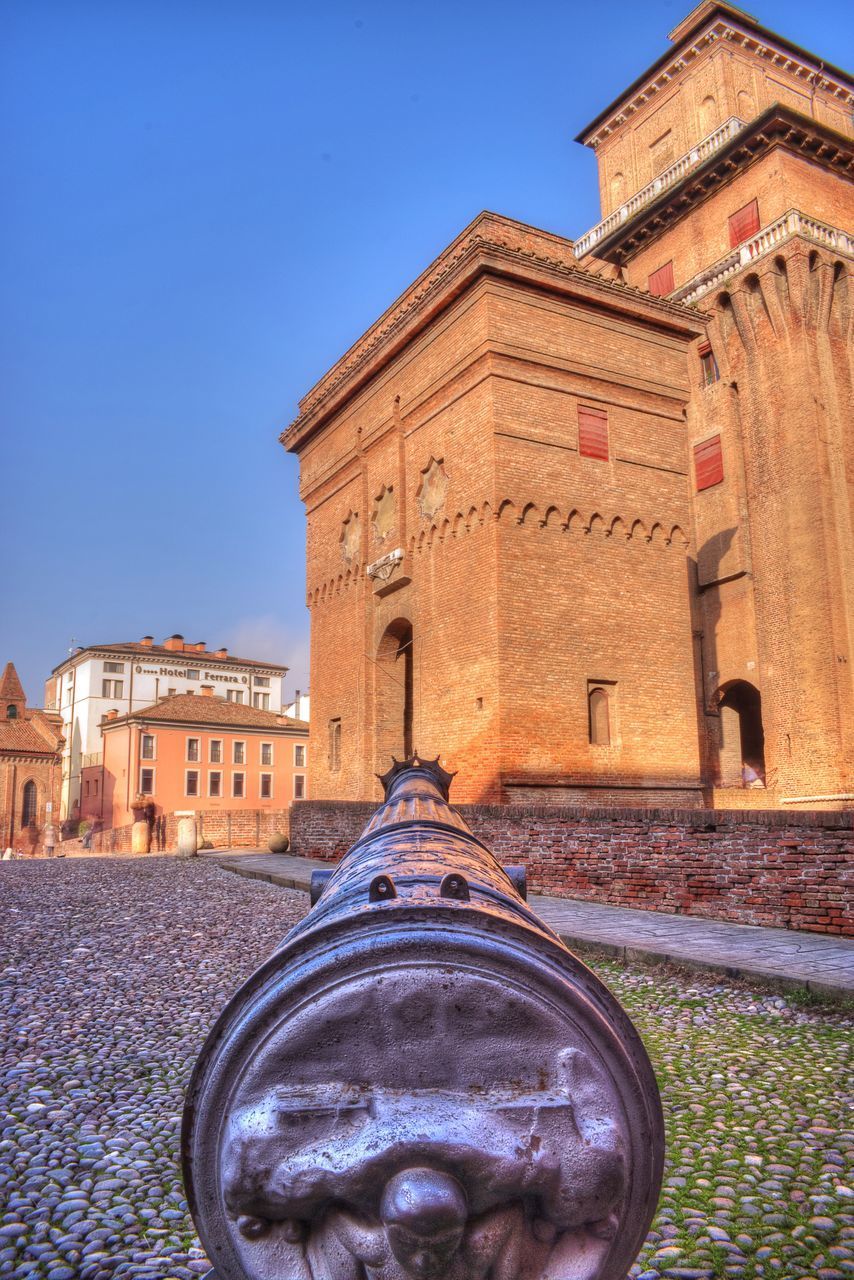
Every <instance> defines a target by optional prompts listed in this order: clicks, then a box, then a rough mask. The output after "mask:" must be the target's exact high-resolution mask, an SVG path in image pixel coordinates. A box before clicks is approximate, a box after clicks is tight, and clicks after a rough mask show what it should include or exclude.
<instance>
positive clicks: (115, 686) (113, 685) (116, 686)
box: [101, 680, 125, 698]
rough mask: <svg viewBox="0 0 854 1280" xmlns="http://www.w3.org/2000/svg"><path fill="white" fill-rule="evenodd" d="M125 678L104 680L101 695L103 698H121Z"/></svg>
mask: <svg viewBox="0 0 854 1280" xmlns="http://www.w3.org/2000/svg"><path fill="white" fill-rule="evenodd" d="M124 687H125V685H124V681H123V680H102V681H101V697H102V698H120V697H121V696H122V691H123V689H124Z"/></svg>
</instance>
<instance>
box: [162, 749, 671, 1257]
mask: <svg viewBox="0 0 854 1280" xmlns="http://www.w3.org/2000/svg"><path fill="white" fill-rule="evenodd" d="M382 781H383V784H384V787H385V792H386V799H385V803H384V804H383V805H382V806H381V807H380V808H379V809H378V810H377V812H376V813H375V814H374V816H373V817H372V818H371V820H370V822H369V823H368V825H367V827H366V828H365V831H364V832H363V833H362V835H361V837H360V838H359V840H358V841H357V842H356V844H355V845H353V847H352V848H351V849H350V850H349V851H348V853H347V854H346V855H345V857H344V858H343V859H342V861H341V862H340V863H339V864H338V866H337V867H335V868H334V869H331V870H330V871H329V872H324V873H321V875H320V876H318V877H317V879H316V880H315V883H314V884H313V886H312V900H313V901H314V902H315V905H314V906H313V909H312V910H311V911H310V913H309V914H308V915H307V916H306V917H305V919H304V920H303V921H302V922H301V923H300V924H298V925H297V926H296V927H295V928H294V929H292V930H291V932H290V933H289V934H288V935H287V937H286V938H285V939H284V941H283V942H282V944H281V946H280V947H279V948H278V949H277V950H276V951H275V952H274V953H273V955H272V956H271V957H270V958H269V959H268V960H267V961H266V962H265V963H264V964H263V965H262V966H261V967H260V968H259V969H258V970H257V971H256V972H255V973H254V974H253V975H252V976H251V977H250V978H249V980H248V981H247V982H246V983H245V984H244V985H243V986H242V987H241V988H240V990H239V991H238V992H237V994H236V995H235V996H234V998H233V999H232V1000H231V1001H230V1003H229V1004H228V1005H227V1007H226V1008H225V1010H224V1011H223V1013H222V1015H221V1016H220V1018H219V1020H218V1021H217V1023H216V1025H215V1026H214V1028H213V1030H212V1032H211V1034H210V1036H209V1037H208V1040H207V1042H206V1044H205V1046H204V1048H203V1050H202V1053H201V1055H200V1057H199V1061H198V1063H197V1064H196V1067H195V1070H194V1073H193V1076H192V1079H191V1082H190V1086H189V1089H188V1096H187V1103H186V1108H185V1114H184V1131H183V1156H184V1178H185V1184H186V1188H187V1194H188V1199H189V1203H190V1208H191V1212H192V1214H193V1218H194V1221H195V1223H196V1227H197V1229H198V1232H199V1236H200V1238H201V1240H202V1243H203V1244H204V1246H205V1248H206V1250H207V1253H208V1256H209V1257H210V1259H211V1261H212V1263H213V1266H214V1274H215V1276H216V1277H217V1280H274V1278H277V1280H279V1278H280V1280H431V1278H432V1280H624V1277H625V1276H626V1274H627V1272H628V1269H629V1267H630V1265H631V1263H632V1261H633V1260H634V1258H635V1256H636V1255H637V1252H638V1250H639V1248H640V1246H641V1244H642V1243H643V1240H644V1237H645V1235H646V1232H647V1230H648V1228H649V1224H650V1221H651V1219H652V1215H653V1213H654V1210H655V1206H656V1203H657V1198H658V1193H659V1189H660V1182H661V1171H662V1162H663V1151H664V1140H663V1122H662V1115H661V1105H660V1101H659V1096H658V1090H657V1087H656V1083H655V1077H654V1074H653V1071H652V1068H651V1066H650V1063H649V1059H648V1058H647V1055H646V1052H645V1050H644V1048H643V1045H642V1043H641V1040H640V1037H639V1036H638V1034H637V1032H636V1031H635V1029H634V1027H633V1026H632V1024H631V1022H630V1021H629V1019H628V1017H627V1015H626V1014H625V1012H624V1011H623V1009H622V1008H621V1006H620V1005H619V1003H618V1002H617V1000H616V999H615V998H614V996H613V995H612V994H611V993H610V991H609V990H608V989H607V987H605V986H604V985H603V984H602V983H601V982H600V981H599V980H598V979H597V978H596V977H595V976H594V975H593V974H592V973H591V972H590V971H589V970H588V969H587V968H586V967H585V966H584V965H583V964H582V963H581V962H580V961H579V960H578V959H577V958H576V957H575V956H573V955H572V954H571V952H570V951H569V950H568V949H567V948H566V946H565V945H564V944H563V943H562V942H561V941H560V939H559V938H558V937H557V936H556V935H555V934H554V933H553V932H552V931H551V930H550V929H549V928H548V927H547V926H546V925H544V924H543V923H542V921H541V920H539V919H538V917H537V916H536V914H535V913H534V912H533V911H532V910H531V909H530V908H529V907H528V906H527V904H526V902H525V901H524V899H523V894H524V883H523V876H522V875H521V874H520V872H519V870H518V869H516V868H508V869H506V870H505V869H502V867H501V866H500V865H499V864H498V862H497V861H496V859H495V858H494V857H493V855H492V854H491V853H490V851H489V850H488V849H487V848H486V846H485V845H484V844H483V843H482V841H480V840H479V839H477V837H476V836H475V835H474V834H473V833H472V831H471V830H470V828H469V827H468V825H467V824H466V822H465V821H464V820H463V818H462V817H461V816H460V815H459V814H458V813H457V812H456V811H455V810H454V809H453V808H452V807H451V806H450V804H449V803H448V789H449V786H450V782H451V776H450V775H448V774H447V773H445V772H444V770H442V769H441V767H440V766H439V763H438V761H422V760H419V759H417V758H413V759H411V760H409V761H406V762H404V763H402V764H401V763H398V762H395V764H394V767H393V768H392V769H391V770H390V771H389V773H388V774H386V776H385V777H384V778H383V780H382ZM519 890H521V891H522V893H520V892H519Z"/></svg>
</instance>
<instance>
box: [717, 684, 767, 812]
mask: <svg viewBox="0 0 854 1280" xmlns="http://www.w3.org/2000/svg"><path fill="white" fill-rule="evenodd" d="M718 707H719V708H720V716H721V741H720V759H719V768H718V772H719V776H720V782H721V783H722V785H723V786H738V785H741V786H742V787H764V786H765V732H764V729H763V727H762V695H761V694H760V692H759V690H758V689H757V688H756V687H755V686H754V685H752V684H749V683H748V682H747V681H746V680H732V681H731V682H730V683H729V684H727V685H725V686H724V687H723V688H722V689H721V690H719V695H718Z"/></svg>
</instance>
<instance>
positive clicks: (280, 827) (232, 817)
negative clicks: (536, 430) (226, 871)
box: [75, 809, 290, 853]
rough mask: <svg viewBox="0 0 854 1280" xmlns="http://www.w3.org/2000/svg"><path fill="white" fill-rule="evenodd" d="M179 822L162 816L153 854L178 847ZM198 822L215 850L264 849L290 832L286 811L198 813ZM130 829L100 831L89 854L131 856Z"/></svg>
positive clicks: (170, 815) (201, 835) (202, 836)
mask: <svg viewBox="0 0 854 1280" xmlns="http://www.w3.org/2000/svg"><path fill="white" fill-rule="evenodd" d="M178 821H179V820H178V818H176V817H175V814H174V813H167V814H165V815H164V816H163V827H162V828H159V827H155V830H154V832H153V834H152V841H151V850H152V853H159V852H163V853H169V852H171V851H173V850H174V849H175V848H177V845H178ZM197 821H198V828H199V840H200V841H201V840H210V842H211V844H212V845H213V846H214V848H222V849H263V848H265V847H266V845H267V841H268V840H269V839H270V837H271V836H273V835H277V834H281V835H287V834H288V831H289V829H290V817H289V813H288V810H287V809H273V810H270V811H268V810H266V809H232V810H229V809H225V810H222V811H221V812H219V813H200V814H199V815H198V818H197ZM132 830H133V827H131V826H127V827H112V828H110V829H108V830H106V831H99V832H98V833H97V834H96V836H95V837H94V839H93V841H92V851H93V852H94V853H130V850H131V832H132ZM76 843H77V842H75V844H76Z"/></svg>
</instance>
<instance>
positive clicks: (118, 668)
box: [104, 662, 125, 672]
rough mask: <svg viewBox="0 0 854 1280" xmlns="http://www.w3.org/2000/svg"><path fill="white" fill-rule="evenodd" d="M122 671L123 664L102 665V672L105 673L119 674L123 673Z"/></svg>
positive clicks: (107, 663) (106, 663)
mask: <svg viewBox="0 0 854 1280" xmlns="http://www.w3.org/2000/svg"><path fill="white" fill-rule="evenodd" d="M124 669H125V664H124V663H123V662H105V663H104V670H105V671H119V672H123V671H124Z"/></svg>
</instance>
